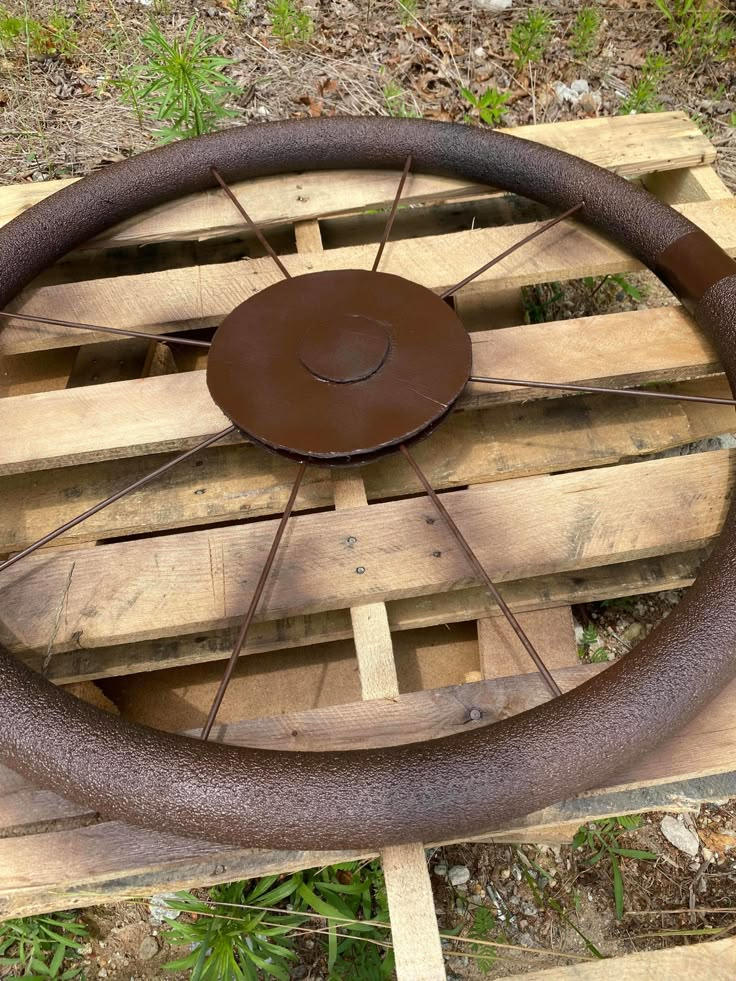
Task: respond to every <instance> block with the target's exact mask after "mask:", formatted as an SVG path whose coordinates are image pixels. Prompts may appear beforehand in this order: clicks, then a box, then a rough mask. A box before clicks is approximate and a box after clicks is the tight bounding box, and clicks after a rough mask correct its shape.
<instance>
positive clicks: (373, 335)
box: [299, 313, 391, 384]
mask: <svg viewBox="0 0 736 981" xmlns="http://www.w3.org/2000/svg"><path fill="white" fill-rule="evenodd" d="M387 327H388V325H387V324H380V323H378V322H377V321H375V320H371V319H370V318H368V317H365V316H363V315H362V314H359V313H353V314H346V315H344V316H342V317H337V318H335V319H334V320H332V319H331V320H326V321H324V322H323V323H321V324H316V325H315V326H314V327H310V328H309V329H308V330H307V331H306V332H305V334H304V337H303V338H302V342H301V345H300V346H299V360H300V361H301V363H302V364H303V365H304V367H305V368H307V369H308V370H309V371H310V372H311V373H312V374H313V375H314V376H315V378H321V379H322V380H323V381H331V382H337V383H342V384H344V383H346V382H356V381H362V380H363V379H364V378H369V377H370V376H371V375H373V374H375V372H377V371H378V369H379V368H380V367H381V365H382V364H383V362H384V361H385V360H386V355H387V354H388V350H389V347H390V345H391V341H390V338H389V334H388V330H387Z"/></svg>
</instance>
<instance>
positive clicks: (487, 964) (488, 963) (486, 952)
mask: <svg viewBox="0 0 736 981" xmlns="http://www.w3.org/2000/svg"><path fill="white" fill-rule="evenodd" d="M497 926H498V924H497V923H496V918H495V917H494V915H493V913H491V911H490V910H489V909H488V907H487V906H476V907H475V909H474V910H473V923H472V925H471V927H470V929H469V930H468V933H467V936H468V937H471V938H472V939H474V940H488V938H489V936H490V934H491V933H493V932H494V931H495V930H496V928H497ZM468 951H469V953H471V954H473V955H474V956H475V958H476V960H475V966H476V967H477V968H478V970H479V971H480V972H481V974H490V972H491V970H492V969H493V965H494V963H495V960H496V948H495V947H488V946H486V945H485V944H483V945H481V944H470V945H469V947H468Z"/></svg>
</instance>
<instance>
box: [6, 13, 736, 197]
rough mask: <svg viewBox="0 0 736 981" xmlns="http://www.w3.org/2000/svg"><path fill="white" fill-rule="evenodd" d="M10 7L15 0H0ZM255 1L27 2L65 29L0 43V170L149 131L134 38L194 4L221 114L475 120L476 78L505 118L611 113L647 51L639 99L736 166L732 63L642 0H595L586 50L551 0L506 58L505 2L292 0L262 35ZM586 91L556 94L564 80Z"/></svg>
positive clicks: (86, 156)
mask: <svg viewBox="0 0 736 981" xmlns="http://www.w3.org/2000/svg"><path fill="white" fill-rule="evenodd" d="M6 6H7V9H8V10H9V11H10V13H13V14H17V15H22V14H23V12H24V9H25V7H24V4H23V3H22V2H20V0H10V2H9V3H7V5H6ZM269 6H270V5H269V4H266V3H263V2H255V0H254V2H250V3H248V2H247V0H240V2H237V0H212V2H210V3H203V4H202V3H192V2H190V0H183V2H176V3H173V2H171V0H38V2H36V3H33V4H32V5H30V8H31V13H32V15H33V17H34V18H36V19H37V20H39V21H40V22H46V21H47V20H48V19H49V18H50V17H51V16H52V14H53V13H54V11H56V12H63V13H65V14H66V15H67V16H68V17H70V18H71V23H72V26H73V30H74V37H73V39H71V40H70V41H69V43H68V44H67V45H66V48H65V54H64V55H63V56H62V55H59V54H56V53H54V54H48V55H44V54H38V53H34V52H33V51H30V50H28V48H27V46H25V45H22V44H20V45H19V44H15V45H9V44H6V45H5V49H4V51H2V52H0V108H1V109H2V124H1V127H0V130H1V131H0V137H1V138H2V141H3V167H2V174H0V179H2V180H4V181H5V182H12V181H18V180H44V179H48V178H49V177H61V176H70V175H81V174H85V173H88V172H90V171H91V170H93V169H94V168H95V167H99V166H104V165H105V164H106V163H108V162H110V161H113V160H116V159H119V158H120V156H126V155H129V154H131V153H135V152H138V151H139V150H141V149H144V148H146V147H148V146H150V145H152V135H151V133H152V130H153V128H154V127H153V124H152V121H151V120H150V119H144V120H143V121H142V122H141V121H139V120H138V118H137V116H136V113H135V112H134V111H133V109H132V108H131V107H130V106H129V105H127V104H126V103H125V100H124V98H123V92H124V86H125V80H126V78H127V77H129V73H130V69H131V67H132V66H133V65H136V64H138V63H140V62H141V60H143V59H145V52H144V49H143V48H142V46H141V44H140V38H141V36H142V35H143V34H144V33H145V32H146V30H147V28H148V24H149V22H150V20H151V18H153V19H154V20H155V21H156V23H157V24H158V25H159V26H160V27H161V29H162V30H163V31H164V32H165V33H167V34H169V35H173V34H176V33H177V32H178V33H181V32H182V31H183V29H184V28H185V26H186V23H187V21H188V19H189V17H190V16H191V15H192V14H194V15H196V17H197V20H198V23H199V24H200V25H202V26H203V27H204V28H205V29H206V30H208V31H209V32H210V33H213V34H220V35H222V40H221V42H220V43H219V45H218V51H219V53H221V54H223V55H225V56H226V57H229V58H232V59H234V61H235V64H234V65H233V66H232V67H231V68H229V69H228V70H227V71H228V74H229V75H230V76H231V78H232V79H233V81H234V82H235V83H236V84H237V86H238V88H239V91H240V95H236V96H235V97H234V98H233V100H232V107H233V108H234V109H235V110H237V112H238V113H239V118H238V119H236V120H235V123H236V124H237V123H239V122H241V121H242V122H251V121H263V120H269V119H283V118H289V117H301V116H320V115H334V114H349V115H356V114H364V113H369V114H393V115H417V116H424V117H425V118H430V119H443V120H462V119H464V118H465V117H466V116H468V115H469V116H470V117H471V118H473V117H475V118H477V115H476V113H475V110H473V109H472V108H471V106H470V105H469V104H468V102H467V101H466V99H465V98H464V97H463V95H462V92H461V89H462V87H463V86H467V87H468V88H470V89H471V90H472V91H473V92H475V93H476V94H481V93H482V92H483V91H484V90H485V89H486V88H488V87H497V88H498V89H500V90H501V91H503V92H506V93H508V95H509V100H508V103H507V110H508V111H507V113H506V116H505V119H504V124H505V125H525V124H528V123H545V122H555V121H558V120H563V119H574V118H584V117H585V116H594V115H615V114H616V113H618V112H619V111H620V110H621V106H622V103H623V101H624V100H625V99H626V97H627V95H628V94H629V92H630V90H631V87H632V86H633V85H635V84H636V83H637V81H639V80H640V78H641V72H642V67H643V65H644V59H645V57H646V55H647V54H649V53H652V54H657V53H661V54H663V55H665V56H666V57H667V58H668V66H669V68H668V71H667V72H666V74H665V75H664V77H663V78H662V79H661V81H659V82H658V83H657V85H656V90H655V93H654V97H653V100H652V106H654V105H655V104H656V105H659V106H660V107H663V108H669V109H675V108H676V109H684V110H685V111H687V112H689V113H690V114H691V115H692V116H693V117H694V118H695V119H696V120H697V121H698V123H699V125H700V126H701V128H703V130H704V131H705V132H706V133H707V135H708V136H709V137H710V138H711V139H712V140H713V142H714V143H715V144H716V145H717V146H718V148H719V162H718V166H719V168H720V170H721V173H722V175H723V177H724V179H725V180H726V181H730V182H731V183H732V186H733V184H734V182H735V179H736V137H735V136H734V128H733V125H732V124H733V116H732V114H733V113H734V111H736V95H735V92H736V76H735V75H734V62H733V60H732V59H724V60H722V61H716V62H706V63H705V64H702V63H691V64H690V65H688V66H683V65H682V64H681V63H680V61H678V57H679V56H678V52H677V50H676V48H675V45H674V42H673V38H672V36H671V34H670V33H669V31H668V29H667V25H666V24H665V22H664V21H663V19H662V17H661V15H660V14H659V13H658V11H657V9H656V7H655V5H654V4H653V3H651V2H649V0H609V3H607V4H606V6H598V9H599V11H600V13H601V15H602V23H601V27H600V31H599V32H598V35H597V38H596V40H595V43H594V45H593V48H592V51H591V53H590V55H589V56H586V57H576V56H574V54H573V52H572V50H571V47H570V41H571V37H572V31H573V23H574V18H575V15H576V13H577V11H578V9H579V7H580V6H581V5H580V4H578V3H575V2H571V0H549V2H547V3H546V4H544V6H545V7H546V9H547V10H549V12H550V13H551V14H552V16H553V19H554V26H553V33H552V38H551V40H550V43H549V46H548V48H547V51H546V53H545V54H544V56H543V58H542V59H541V60H540V61H539V62H538V63H536V64H533V65H531V66H529V67H528V68H524V69H522V70H517V69H516V68H515V64H514V57H513V55H512V53H511V51H510V48H509V36H510V33H511V31H512V29H513V27H514V24H515V23H517V22H518V21H519V19H520V18H522V17H523V16H524V15H525V14H526V12H527V10H528V9H529V8H530V7H532V6H536V4H535V3H533V2H531V0H516V2H515V3H513V4H512V5H511V6H510V7H509V8H508V9H506V10H504V11H492V10H488V9H486V8H487V7H489V6H493V5H492V4H489V3H487V2H481V0H478V2H477V4H476V3H471V2H469V0H464V2H459V3H455V2H451V0H425V2H421V0H420V2H418V3H417V2H414V0H413V2H411V3H407V4H406V7H402V6H401V5H400V4H399V3H398V0H368V2H365V3H360V4H357V3H353V2H352V0H305V2H304V3H303V4H302V7H303V9H304V10H305V11H306V12H308V13H309V15H310V17H311V18H312V21H313V24H314V32H313V34H312V37H311V39H310V40H309V42H308V43H304V44H294V45H292V46H289V47H284V45H283V44H282V43H281V42H280V41H279V40H278V39H277V38H275V37H274V34H273V28H272V22H271V21H272V18H271V16H270V14H269ZM576 80H581V81H582V82H584V83H585V85H586V86H587V90H586V91H585V92H584V93H582V96H581V97H580V98H579V99H577V101H574V102H571V101H569V92H568V94H567V95H565V89H564V86H568V89H569V86H570V85H571V84H572V83H573V82H575V81H576Z"/></svg>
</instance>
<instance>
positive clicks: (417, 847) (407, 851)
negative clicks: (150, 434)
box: [381, 842, 447, 981]
mask: <svg viewBox="0 0 736 981" xmlns="http://www.w3.org/2000/svg"><path fill="white" fill-rule="evenodd" d="M381 864H382V865H383V872H384V877H385V881H386V895H387V897H388V909H389V916H390V918H391V938H392V940H393V945H394V955H395V957H396V977H397V979H398V981H444V979H445V978H446V977H447V974H446V973H445V959H444V956H443V953H442V941H441V940H440V933H439V927H438V924H437V913H436V912H435V908H434V895H433V894H432V882H431V880H430V878H429V868H428V866H427V856H426V855H425V854H424V846H423V845H421V844H419V843H418V842H417V843H415V844H413V845H394V846H393V848H385V849H384V850H383V851H382V852H381Z"/></svg>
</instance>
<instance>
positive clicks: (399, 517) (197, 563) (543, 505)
mask: <svg viewBox="0 0 736 981" xmlns="http://www.w3.org/2000/svg"><path fill="white" fill-rule="evenodd" d="M735 459H736V451H727V450H724V451H721V452H714V453H709V454H701V455H697V456H689V457H677V458H673V459H664V460H656V461H652V462H647V463H640V464H635V465H624V466H620V467H611V468H604V469H603V470H595V471H580V472H576V473H568V474H562V475H558V476H555V477H549V476H542V477H528V478H525V479H523V480H520V481H518V482H516V481H499V482H496V483H491V484H487V485H480V486H476V487H473V488H470V489H468V490H466V491H458V492H456V493H454V494H452V495H451V496H450V498H449V499H448V502H447V506H448V509H449V510H450V511H451V513H452V515H453V517H454V518H455V520H456V521H457V522H458V523H459V525H460V527H461V528H463V529H464V531H465V534H466V535H467V536H468V538H469V540H470V541H471V542H472V544H473V547H474V549H475V551H476V553H477V555H478V557H479V558H480V560H481V561H482V562H483V563H484V565H485V567H486V568H487V569H488V572H489V574H490V575H491V576H492V577H493V578H494V579H496V580H497V581H499V582H503V581H505V580H508V579H516V578H520V577H523V576H533V575H542V574H546V573H549V572H553V571H563V570H570V569H575V568H588V567H590V566H595V565H605V564H606V563H610V562H613V561H618V562H623V561H627V560H630V559H634V558H644V557H646V556H647V555H651V554H657V553H660V554H661V553H662V552H667V551H678V550H682V549H687V548H695V547H697V546H699V545H701V544H703V543H704V542H706V541H707V540H709V539H711V538H713V537H714V536H715V535H716V534H717V533H718V531H719V530H720V527H721V523H722V520H723V516H724V512H725V506H726V505H725V501H726V498H727V495H728V490H729V487H730V482H731V479H732V471H733V465H734V460H735ZM517 483H518V484H519V485H521V486H518V487H517ZM621 500H626V501H627V502H629V503H628V514H627V521H626V523H625V524H624V525H623V526H622V524H621V521H620V516H619V510H618V506H619V502H620V501H621ZM432 517H433V515H432V513H431V507H430V506H429V505H428V504H427V502H426V501H425V500H423V499H418V500H416V499H415V500H407V501H401V502H392V503H389V504H377V505H373V506H372V507H371V508H369V509H361V508H358V509H353V510H350V511H341V512H335V513H326V514H314V515H307V516H297V517H295V518H293V519H292V521H291V522H290V525H289V528H288V530H287V534H286V536H285V539H284V551H283V553H282V561H281V565H280V567H279V575H278V577H277V578H276V579H275V580H274V581H273V583H272V585H271V587H270V589H269V590H268V592H267V594H266V595H265V596H264V598H263V600H262V604H261V607H260V610H259V617H260V618H264V619H277V618H279V617H286V616H293V615H295V614H301V613H311V612H317V611H319V610H329V609H342V608H345V607H348V606H351V605H356V604H357V603H361V602H373V601H383V600H388V599H397V598H400V597H402V596H416V595H421V594H426V593H433V592H444V591H446V590H449V589H456V588H458V587H460V586H463V585H468V584H469V583H470V582H471V581H472V576H470V575H469V573H468V569H467V567H466V564H465V562H464V559H463V555H462V551H461V550H460V549H459V548H458V546H457V544H456V543H454V541H453V540H452V538H451V536H450V535H449V533H448V532H447V530H446V529H445V528H444V527H443V526H442V525H441V524H440V523H439V522H436V521H432V520H431V518H432ZM272 536H273V524H272V522H258V523H255V524H252V525H246V526H243V527H239V528H238V527H233V528H213V529H207V530H206V531H198V532H186V533H182V534H180V535H177V536H173V537H172V536H164V537H161V538H149V539H142V540H138V541H131V542H126V543H121V544H115V545H106V546H100V547H98V548H93V549H76V550H70V551H63V552H59V551H57V552H55V553H54V554H52V553H51V552H46V553H43V554H39V553H36V554H35V555H32V556H29V557H28V558H27V559H26V560H24V562H23V563H19V564H18V565H17V566H13V567H12V568H10V569H9V570H7V572H6V573H5V574H4V577H3V580H2V582H1V583H0V602H2V604H3V606H4V608H5V611H6V612H5V615H4V617H3V623H2V625H1V626H0V639H2V641H3V642H4V643H5V644H6V645H7V646H8V647H9V648H10V649H11V650H23V649H24V648H31V649H36V650H46V651H54V650H61V651H63V650H69V649H73V648H75V647H78V646H81V645H82V644H84V645H93V646H94V645H99V644H102V645H106V644H120V643H125V642H127V641H134V640H145V639H148V638H154V637H165V636H172V635H173V634H176V633H192V632H194V631H197V630H206V629H212V628H214V627H217V626H226V625H228V624H230V623H232V622H234V620H235V619H236V618H237V617H239V616H242V615H243V614H244V612H245V609H246V608H247V603H248V601H249V598H250V591H251V589H252V588H253V587H254V584H255V582H256V581H257V578H258V570H259V569H260V567H261V565H262V563H263V561H264V557H265V554H266V552H267V550H268V548H269V547H270V543H271V539H272ZM348 539H351V540H353V539H354V540H355V541H354V544H352V543H351V542H349V541H348ZM358 567H360V568H363V569H365V572H364V573H363V574H357V572H356V569H357V568H358ZM101 584H104V585H103V586H102V590H101ZM173 584H176V589H174V588H172V587H173ZM60 609H61V610H62V611H63V617H60V615H59V610H60Z"/></svg>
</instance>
